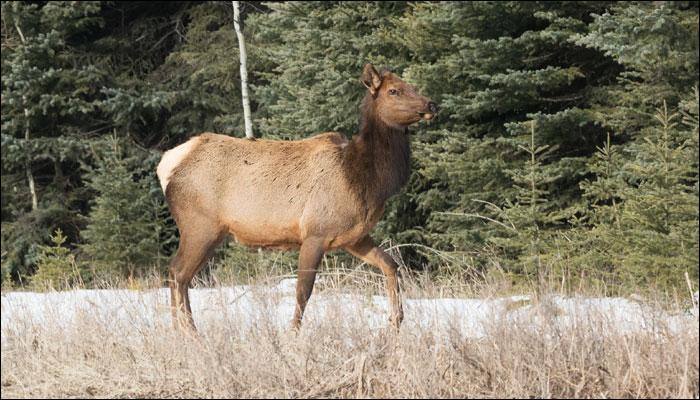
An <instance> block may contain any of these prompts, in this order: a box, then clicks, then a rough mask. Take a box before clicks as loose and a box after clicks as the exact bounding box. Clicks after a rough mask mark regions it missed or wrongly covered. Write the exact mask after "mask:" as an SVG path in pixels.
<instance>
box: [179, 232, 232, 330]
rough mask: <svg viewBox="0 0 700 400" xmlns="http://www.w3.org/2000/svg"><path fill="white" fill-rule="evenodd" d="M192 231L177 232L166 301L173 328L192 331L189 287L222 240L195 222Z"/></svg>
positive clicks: (192, 320)
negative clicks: (168, 297) (178, 236)
mask: <svg viewBox="0 0 700 400" xmlns="http://www.w3.org/2000/svg"><path fill="white" fill-rule="evenodd" d="M193 225H194V226H196V229H190V230H181V232H180V245H179V247H178V249H177V254H175V257H174V258H173V260H172V262H171V263H170V271H169V276H170V301H171V307H172V315H173V325H174V326H175V328H188V329H191V330H193V331H194V330H195V325H194V319H193V318H192V308H191V306H190V298H189V285H190V282H191V281H192V278H193V277H194V276H195V275H196V274H197V272H199V270H200V269H201V268H202V266H203V265H204V264H205V263H206V261H207V260H208V259H209V258H210V257H211V255H212V253H213V252H214V249H215V248H216V246H217V245H218V244H219V243H220V242H221V239H222V238H223V236H224V235H223V231H222V230H221V229H220V228H218V227H216V226H215V225H213V224H205V223H202V221H197V223H196V224H193Z"/></svg>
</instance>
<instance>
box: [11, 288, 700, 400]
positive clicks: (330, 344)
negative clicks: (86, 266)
mask: <svg viewBox="0 0 700 400" xmlns="http://www.w3.org/2000/svg"><path fill="white" fill-rule="evenodd" d="M351 276H352V275H351ZM362 276H363V275H357V276H356V277H354V278H351V279H352V282H348V281H347V279H348V278H347V277H346V276H345V275H341V274H335V275H333V274H326V275H325V277H322V278H321V279H320V285H319V287H318V288H317V291H316V292H315V296H318V295H322V296H323V295H325V296H333V294H334V293H337V292H338V291H343V290H349V289H347V288H348V287H352V288H353V290H355V291H359V292H362V291H363V290H364V291H365V293H366V294H368V295H369V294H374V293H376V291H377V290H378V288H377V287H376V282H377V279H375V278H376V277H374V276H365V278H362V279H360V277H362ZM346 284H347V287H346V286H345V285H346ZM404 286H405V287H406V289H407V291H406V292H407V296H410V297H414V298H415V297H433V296H436V295H440V294H441V293H442V294H444V292H454V290H455V289H454V288H446V289H445V290H442V289H441V288H440V287H439V286H436V285H432V286H430V287H429V288H425V289H421V287H422V285H421V284H420V282H417V281H410V280H409V282H404ZM274 305H275V301H274V299H264V298H263V299H260V301H259V304H258V306H259V309H260V310H262V311H261V312H259V313H256V315H255V316H254V317H253V316H246V315H233V316H231V315H230V314H229V313H226V312H224V310H223V309H222V310H221V314H222V318H221V319H220V320H218V321H215V322H213V323H210V324H209V325H207V326H205V327H200V334H199V335H198V336H196V337H195V336H190V335H185V334H182V333H178V332H175V331H173V330H172V329H171V327H170V325H169V324H168V323H159V322H153V323H146V324H138V326H137V327H130V326H129V325H128V324H126V325H124V324H120V323H118V322H116V320H115V319H112V318H110V316H108V315H107V316H105V315H99V313H94V314H93V313H84V314H81V315H80V316H79V317H78V318H76V319H74V320H73V321H72V323H71V324H69V325H68V326H64V325H62V316H61V315H52V316H51V318H49V319H48V320H47V321H44V322H42V323H40V324H39V323H36V322H32V321H29V320H26V321H23V320H17V321H13V323H12V324H11V326H3V327H2V334H3V337H2V377H1V381H2V382H1V384H2V386H1V387H2V397H3V398H16V397H37V398H38V397H52V398H55V397H268V398H274V397H277V398H288V397H383V398H386V397H425V398H430V397H436V398H441V397H495V398H500V397H584V398H585V397H603V398H610V397H649V398H667V397H671V398H683V397H697V396H698V352H699V349H698V327H697V325H695V326H694V327H693V326H690V328H689V329H687V330H682V331H680V332H674V331H672V330H669V329H653V330H652V329H649V330H642V331H639V332H637V333H633V334H630V333H624V332H622V331H619V332H618V331H616V329H615V327H614V326H611V325H608V321H606V320H605V318H604V317H603V316H601V317H600V318H599V319H596V318H587V319H586V320H582V321H581V323H579V324H577V325H576V326H575V328H573V327H572V328H565V329H562V328H561V327H560V326H559V327H557V326H555V325H551V324H548V323H547V320H548V319H549V318H552V312H553V311H552V307H551V306H548V304H547V302H546V301H544V300H543V301H541V302H539V301H538V300H535V302H534V304H533V307H532V315H533V321H539V322H536V323H533V325H532V327H531V328H530V329H523V328H522V326H518V327H515V326H514V325H512V323H510V322H508V321H509V320H508V319H506V318H493V319H491V320H489V321H485V322H484V324H485V326H484V327H485V329H486V331H487V332H488V335H487V336H486V337H485V338H482V339H472V338H465V337H463V336H462V335H461V334H460V333H459V329H457V326H456V324H458V321H454V325H455V326H454V329H448V330H447V333H445V332H444V331H441V332H438V331H437V330H434V329H431V328H430V327H429V326H428V327H423V328H420V327H412V328H411V329H407V328H404V329H402V330H401V331H400V332H399V333H395V332H393V331H391V330H390V329H371V328H369V327H368V326H367V324H366V321H364V320H363V319H362V317H361V315H354V314H352V313H348V312H347V308H343V307H341V305H340V304H337V306H335V307H325V308H324V311H323V312H324V314H323V315H316V316H314V317H313V318H308V317H309V316H307V319H306V320H305V325H304V326H303V327H302V330H301V331H300V332H299V333H298V334H294V333H292V332H290V331H289V330H287V329H286V328H280V327H279V325H278V324H277V323H276V321H274V319H273V317H272V314H273V313H272V312H265V310H268V311H270V310H269V309H270V308H271V307H274ZM121 306H122V308H125V309H133V310H136V309H137V308H138V307H137V306H138V305H137V304H133V303H129V302H126V301H125V302H124V304H123V305H121ZM516 306H517V305H516ZM217 307H224V306H222V305H218V306H217ZM666 307H667V308H668V306H666ZM224 316H225V317H224ZM650 318H652V319H653V318H656V317H655V316H654V314H653V313H652V314H651V315H650ZM20 319H21V318H20ZM251 319H252V320H253V321H254V322H253V323H243V321H251ZM651 322H654V321H651ZM8 325H9V324H8ZM651 325H654V326H663V322H662V321H659V323H658V324H651Z"/></svg>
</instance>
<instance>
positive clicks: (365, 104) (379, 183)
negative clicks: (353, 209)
mask: <svg viewBox="0 0 700 400" xmlns="http://www.w3.org/2000/svg"><path fill="white" fill-rule="evenodd" d="M407 130H408V128H394V127H391V126H388V125H387V124H386V123H384V122H383V121H382V120H381V118H379V116H378V115H377V113H376V108H375V101H374V98H373V97H372V96H371V95H369V94H367V96H365V98H364V100H363V101H362V106H361V113H360V132H359V134H357V135H355V137H353V139H352V140H351V141H350V143H348V146H347V147H346V149H345V150H346V152H345V157H344V167H345V168H344V170H345V175H346V176H347V178H348V181H349V182H350V185H351V187H352V188H353V189H354V191H355V192H356V194H357V195H358V197H360V199H362V200H364V201H365V202H366V204H367V205H368V206H377V207H383V205H384V202H385V201H386V200H387V199H388V198H389V197H391V196H392V195H394V194H396V193H397V192H398V191H399V190H401V187H403V185H404V184H406V181H407V180H408V177H409V174H410V155H411V151H410V146H409V140H408V132H407Z"/></svg>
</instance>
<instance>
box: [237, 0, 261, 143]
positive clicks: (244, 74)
mask: <svg viewBox="0 0 700 400" xmlns="http://www.w3.org/2000/svg"><path fill="white" fill-rule="evenodd" d="M231 3H233V26H234V28H235V29H236V36H237V37H238V48H239V53H240V64H241V97H242V98H243V119H244V121H245V136H246V137H247V138H248V139H253V138H255V136H253V123H252V121H251V119H250V101H249V99H248V71H247V67H246V59H247V55H246V51H245V40H244V39H243V32H241V26H240V24H239V18H240V10H239V2H238V1H232V2H231Z"/></svg>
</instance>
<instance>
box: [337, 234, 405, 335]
mask: <svg viewBox="0 0 700 400" xmlns="http://www.w3.org/2000/svg"><path fill="white" fill-rule="evenodd" d="M345 250H347V251H348V252H350V254H352V255H354V256H355V257H357V258H359V259H361V260H362V261H364V262H366V263H368V264H370V265H373V266H375V267H377V268H379V269H381V270H382V272H383V273H384V276H386V292H387V296H388V297H389V302H390V303H391V318H390V319H389V322H390V323H391V324H392V325H393V326H394V327H395V328H396V329H398V328H399V326H400V325H401V321H403V307H402V306H401V294H400V292H399V281H398V277H397V275H396V271H397V270H398V268H399V266H398V265H397V264H396V261H394V259H393V258H391V256H389V255H388V254H386V253H385V252H384V250H382V249H381V248H379V247H377V246H376V245H375V244H374V242H373V241H372V238H370V237H369V236H365V237H364V238H362V239H361V240H360V241H359V242H357V243H355V244H354V245H352V246H348V247H346V248H345Z"/></svg>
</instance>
